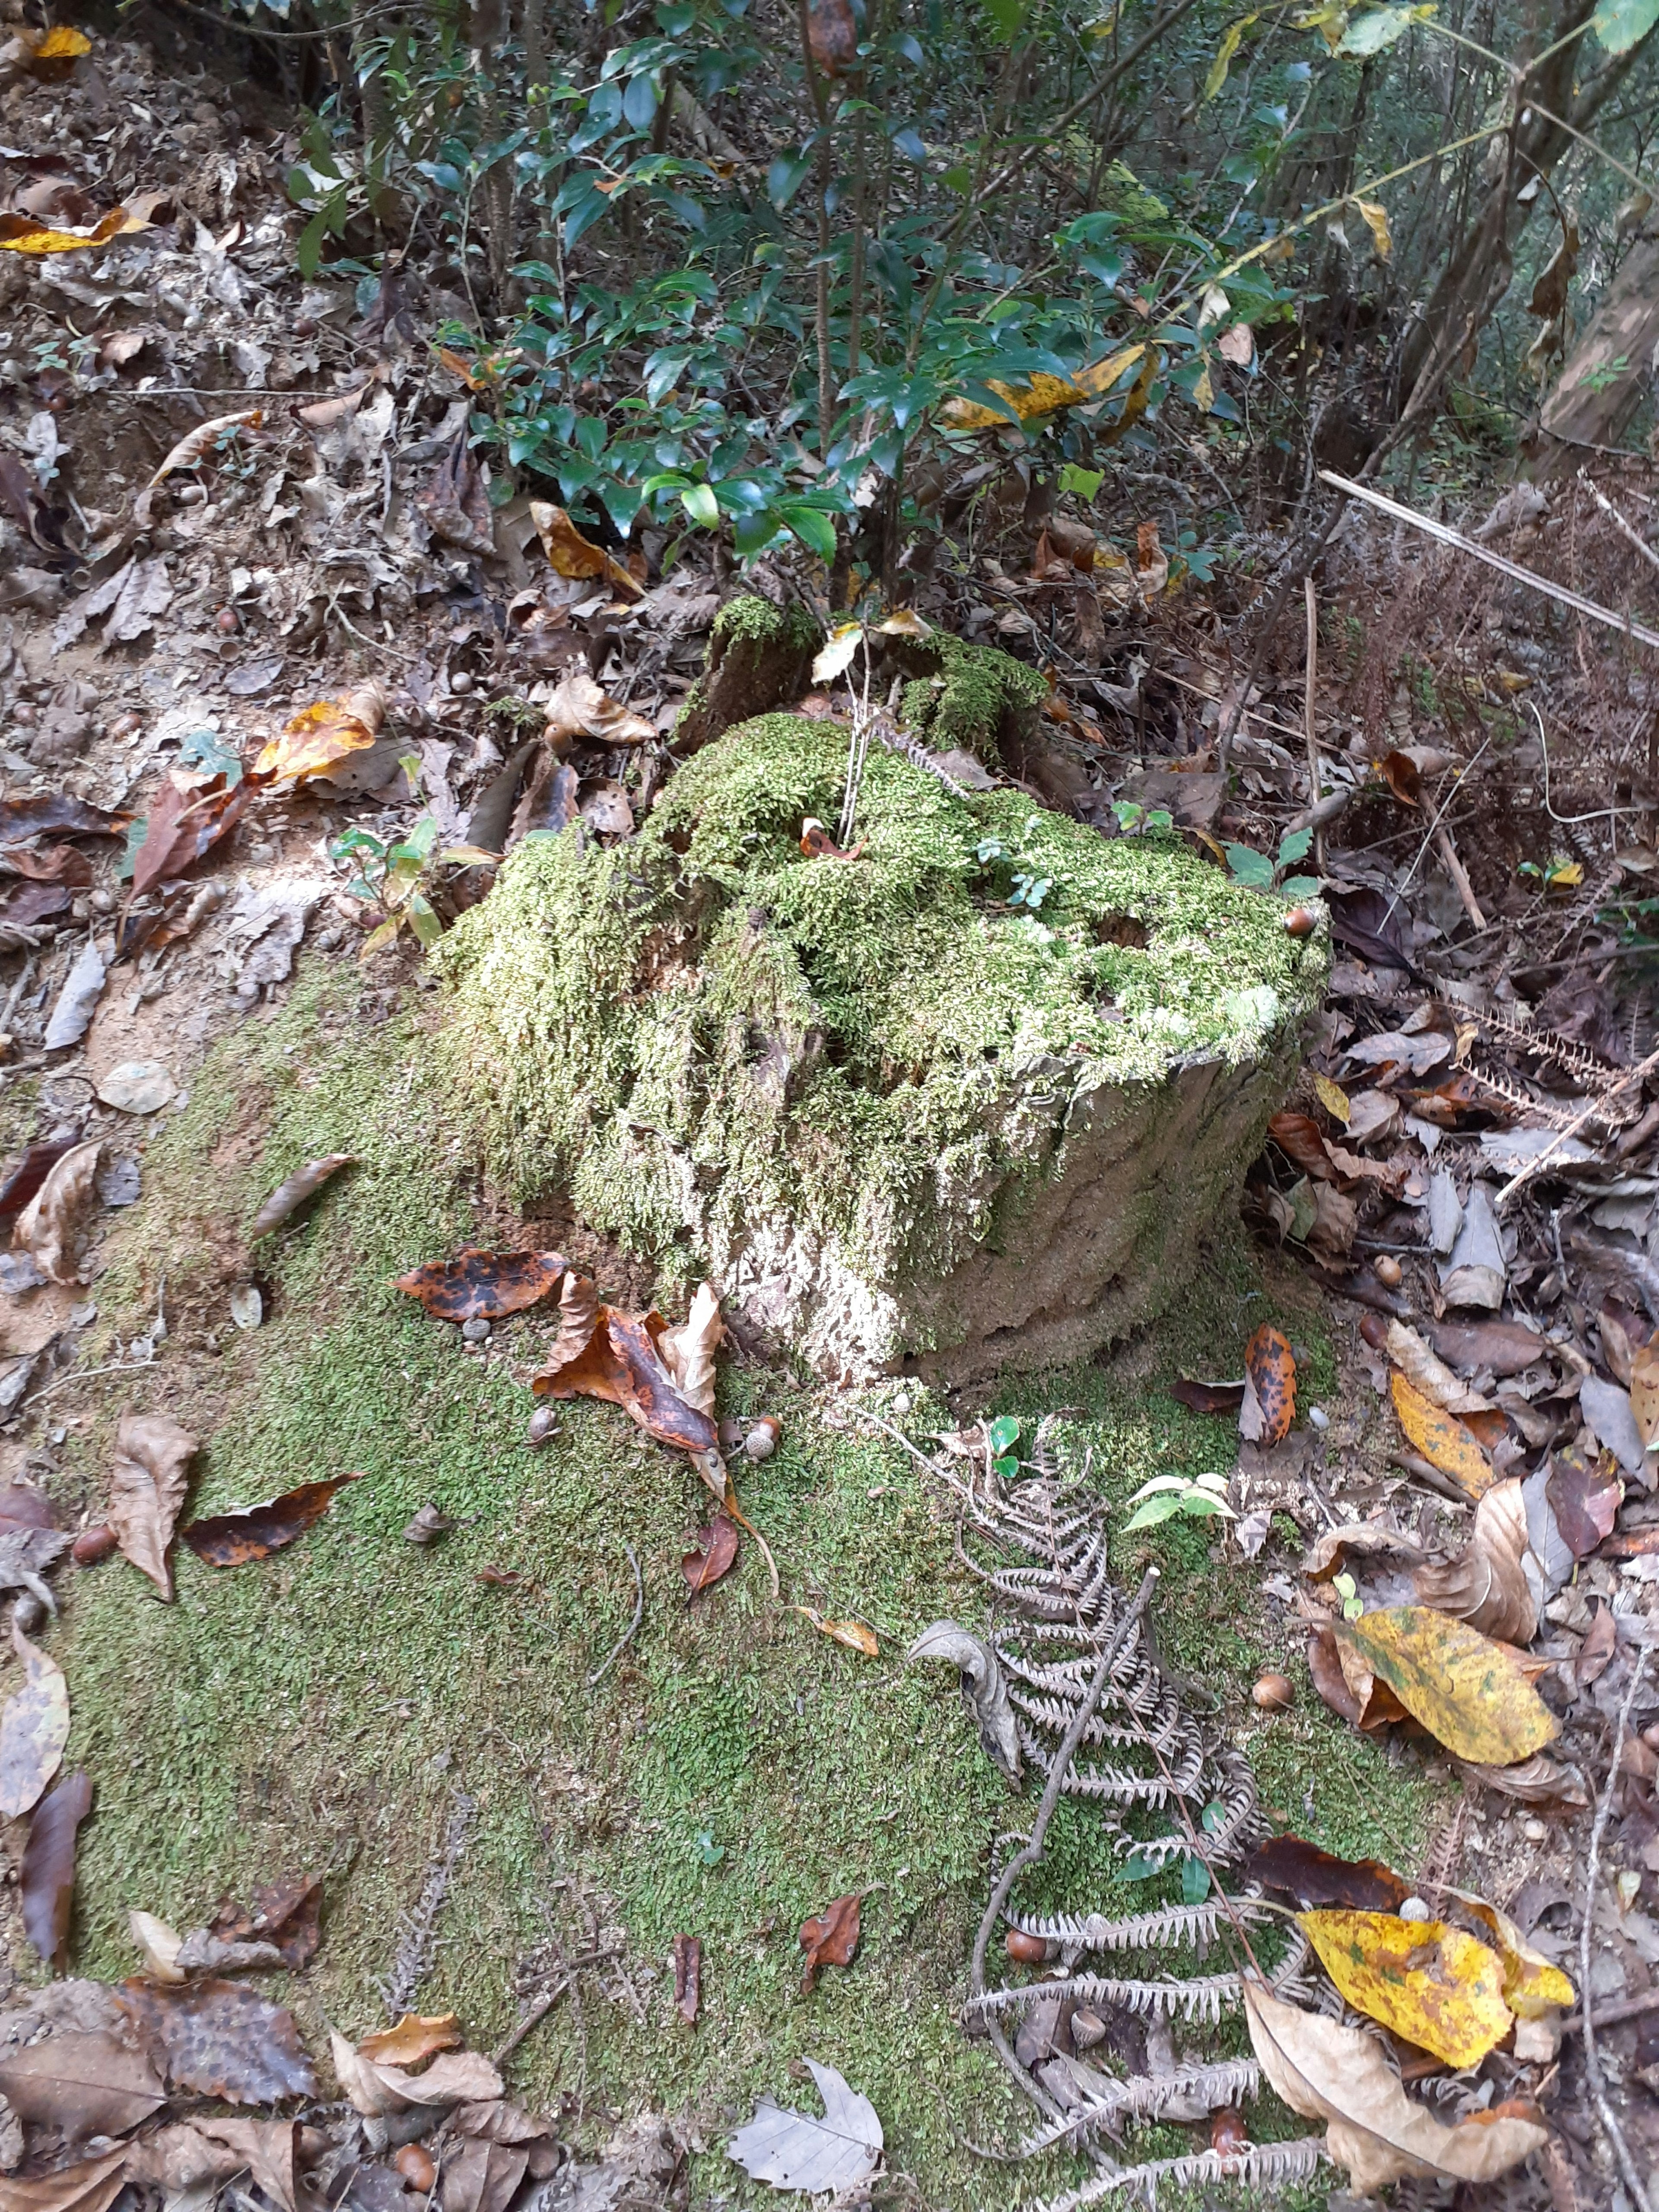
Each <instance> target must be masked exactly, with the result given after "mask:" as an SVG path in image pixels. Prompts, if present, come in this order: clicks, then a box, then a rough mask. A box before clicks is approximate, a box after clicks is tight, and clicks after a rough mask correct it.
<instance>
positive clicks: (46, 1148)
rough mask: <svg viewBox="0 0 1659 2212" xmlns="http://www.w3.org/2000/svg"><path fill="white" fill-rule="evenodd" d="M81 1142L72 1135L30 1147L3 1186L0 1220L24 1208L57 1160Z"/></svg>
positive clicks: (8, 1217) (0, 1194) (18, 1212)
mask: <svg viewBox="0 0 1659 2212" xmlns="http://www.w3.org/2000/svg"><path fill="white" fill-rule="evenodd" d="M78 1142H79V1139H77V1138H75V1137H69V1138H65V1139H59V1140H58V1141H57V1142H55V1143H51V1144H44V1145H31V1146H29V1148H28V1150H27V1152H25V1153H24V1155H23V1157H22V1158H21V1160H20V1161H19V1162H18V1163H17V1165H16V1166H15V1168H14V1169H13V1170H12V1171H11V1173H10V1174H9V1176H7V1178H6V1181H5V1183H4V1186H3V1188H0V1221H9V1220H13V1219H15V1217H16V1216H17V1215H18V1214H20V1213H21V1212H22V1211H23V1208H24V1207H25V1206H27V1204H28V1202H29V1200H31V1199H32V1198H33V1196H34V1194H35V1193H36V1192H37V1191H38V1190H39V1189H40V1186H41V1184H42V1183H43V1182H45V1181H46V1177H47V1176H49V1175H50V1174H51V1172H52V1170H53V1168H55V1167H56V1166H57V1164H58V1161H59V1160H61V1159H62V1158H64V1156H65V1155H66V1154H67V1153H70V1152H73V1151H74V1150H75V1147H76V1144H77V1143H78Z"/></svg>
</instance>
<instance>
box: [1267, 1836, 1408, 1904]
mask: <svg viewBox="0 0 1659 2212" xmlns="http://www.w3.org/2000/svg"><path fill="white" fill-rule="evenodd" d="M1246 1873H1247V1874H1248V1875H1249V1879H1250V1880H1251V1881H1259V1882H1260V1883H1261V1886H1262V1887H1263V1888H1264V1889H1278V1890H1283V1891H1284V1892H1285V1894H1286V1895H1287V1896H1289V1897H1294V1898H1295V1899H1297V1902H1298V1903H1299V1904H1301V1905H1340V1906H1342V1907H1343V1908H1344V1910H1345V1911H1352V1912H1394V1911H1398V1910H1399V1908H1400V1906H1401V1905H1403V1904H1404V1903H1405V1901H1406V1899H1407V1898H1408V1897H1409V1896H1410V1895H1411V1885H1410V1884H1409V1883H1408V1882H1407V1881H1402V1879H1401V1876H1400V1875H1397V1874H1395V1871H1394V1869H1393V1868H1392V1867H1386V1866H1384V1865H1383V1863H1382V1861H1381V1860H1380V1859H1339V1858H1334V1857H1332V1856H1331V1854H1330V1852H1329V1851H1322V1850H1320V1849H1319V1847H1318V1845H1317V1844H1310V1843H1306V1842H1304V1840H1303V1838H1301V1837H1300V1836H1270V1837H1269V1838H1267V1842H1266V1843H1264V1844H1257V1845H1256V1847H1255V1850H1254V1851H1252V1852H1251V1854H1250V1860H1249V1866H1248V1868H1247V1869H1246Z"/></svg>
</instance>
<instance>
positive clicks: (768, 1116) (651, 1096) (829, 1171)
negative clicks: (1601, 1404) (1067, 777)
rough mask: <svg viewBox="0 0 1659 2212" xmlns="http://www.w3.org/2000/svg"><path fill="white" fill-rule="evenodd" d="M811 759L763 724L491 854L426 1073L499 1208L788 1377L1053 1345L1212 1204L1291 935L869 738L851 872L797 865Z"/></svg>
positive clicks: (1062, 1345) (841, 767)
mask: <svg viewBox="0 0 1659 2212" xmlns="http://www.w3.org/2000/svg"><path fill="white" fill-rule="evenodd" d="M847 746H848V740H847V732H846V731H845V730H844V729H842V728H840V727H838V726H836V725H834V724H832V723H825V722H822V721H812V720H804V719H801V718H799V717H796V716H793V715H789V714H773V715H766V716H763V717H762V718H760V719H759V720H754V721H750V722H748V723H745V724H744V725H742V726H738V728H735V729H732V730H730V731H728V732H726V735H725V736H724V737H722V738H719V739H717V740H716V741H715V742H714V744H710V745H708V747H707V748H706V749H705V750H702V751H701V752H700V753H698V754H697V756H696V758H695V759H694V760H692V761H691V762H690V763H688V764H687V765H686V766H685V767H684V768H683V769H681V770H680V771H679V773H678V775H676V776H675V777H674V779H673V781H671V783H670V785H669V786H668V787H667V789H666V790H665V793H664V794H663V797H662V798H661V799H660V800H659V803H658V805H657V806H656V808H655V810H654V811H653V813H652V815H651V817H650V818H649V820H648V821H647V823H646V824H645V826H644V828H643V829H641V832H640V833H639V835H638V836H635V838H633V839H632V840H631V841H629V842H628V843H627V844H625V845H623V846H619V847H616V848H611V849H609V850H606V849H602V848H599V847H598V846H596V845H594V844H593V843H592V842H591V841H589V840H588V839H587V838H586V835H585V832H584V830H583V829H582V827H581V826H580V824H577V825H574V826H573V827H572V828H571V829H568V830H566V831H564V832H563V833H562V834H561V835H560V836H556V837H543V838H537V839H532V840H531V841H528V842H526V844H525V845H524V846H523V847H521V848H520V849H519V851H518V852H517V853H515V854H513V857H512V858H511V859H510V860H509V861H508V862H507V866H505V867H504V868H503V870H502V871H501V878H500V880H499V882H498V884H497V885H496V888H495V892H494V894H493V895H492V896H491V897H490V898H489V900H488V901H487V902H485V903H484V904H483V905H482V906H480V907H478V908H475V909H474V910H473V911H472V912H471V913H469V914H466V915H463V916H462V918H461V920H460V921H459V923H458V924H457V926H456V927H455V928H454V929H453V931H452V932H451V933H450V934H449V936H448V937H447V939H445V941H444V946H443V948H442V951H441V962H442V964H443V966H444V967H445V969H447V975H448V978H449V981H450V982H451V985H452V993H451V998H450V1003H449V1006H448V1011H447V1018H446V1024H445V1028H444V1032H443V1035H444V1040H445V1049H446V1051H447V1055H448V1064H449V1066H450V1068H451V1069H452V1070H453V1076H454V1079H455V1080H456V1081H457V1083H458V1084H459V1086H460V1087H461V1088H462V1089H463V1091H465V1093H466V1095H467V1096H468V1097H470V1099H471V1104H472V1108H473V1110H474V1112H475V1114H476V1115H477V1118H478V1119H479V1121H480V1122H481V1124H482V1125H483V1127H485V1129H486V1130H487V1133H488V1139H489V1150H490V1153H491V1158H492V1162H493V1165H494V1167H495V1170H496V1171H497V1172H498V1173H500V1174H501V1175H502V1176H504V1177H505V1178H506V1179H507V1180H508V1181H509V1182H511V1183H512V1184H513V1185H514V1186H515V1187H516V1188H518V1189H519V1190H520V1192H521V1193H525V1194H529V1193H531V1192H533V1191H534V1190H536V1189H537V1188H546V1187H549V1186H552V1185H558V1186H562V1187H564V1188H567V1189H568V1194H569V1196H570V1198H571V1200H572V1201H573V1202H574V1206H576V1208H577V1209H578V1210H579V1211H580V1213H581V1214H583V1215H584V1216H585V1217H586V1218H587V1219H588V1220H589V1221H590V1222H592V1224H593V1225H595V1226H596V1227H598V1228H599V1229H601V1230H603V1231H606V1232H608V1233H610V1234H611V1235H614V1236H616V1237H617V1238H618V1239H620V1240H621V1241H622V1242H623V1243H625V1244H626V1245H627V1246H628V1247H629V1248H630V1249H635V1250H637V1251H641V1252H645V1253H649V1254H651V1255H654V1256H655V1257H656V1258H657V1259H658V1261H659V1262H660V1263H664V1264H665V1265H667V1266H669V1267H678V1268H680V1269H682V1270H683V1271H684V1273H686V1274H688V1275H690V1274H693V1273H700V1272H702V1271H705V1270H706V1271H707V1272H708V1273H710V1274H711V1275H712V1276H713V1278H714V1280H715V1281H716V1282H717V1283H719V1284H720V1286H721V1288H722V1290H723V1291H724V1292H725V1293H726V1297H727V1298H728V1300H729V1301H730V1302H731V1303H732V1304H733V1305H734V1306H735V1307H736V1308H737V1309H738V1311H740V1312H742V1313H744V1314H746V1315H747V1316H748V1317H749V1318H750V1320H751V1321H753V1322H756V1323H758V1324H760V1325H762V1326H763V1327H764V1328H766V1329H767V1330H768V1331H769V1332H770V1333H771V1334H775V1336H777V1337H779V1338H780V1339H782V1340H787V1341H789V1342H791V1343H793V1345H794V1346H796V1347H797V1348H798V1349H799V1351H800V1352H803V1353H804V1354H805V1357H806V1358H808V1359H810V1360H811V1363H812V1364H813V1365H814V1366H815V1367H817V1369H818V1370H820V1371H821V1372H823V1373H825V1374H828V1375H831V1376H847V1377H856V1376H868V1375H871V1374H873V1373H880V1372H896V1371H921V1372H923V1373H927V1374H930V1375H933V1376H939V1377H940V1378H943V1379H948V1380H953V1381H955V1380H965V1379H969V1378H971V1377H975V1376H983V1375H986V1374H987V1373H989V1372H991V1371H993V1370H999V1369H1008V1368H1030V1367H1035V1366H1039V1365H1043V1364H1048V1363H1050V1362H1054V1361H1059V1360H1066V1359H1071V1358H1078V1357H1080V1356H1083V1355H1085V1354H1087V1353H1089V1352H1092V1351H1094V1350H1096V1349H1097V1347H1098V1346H1101V1345H1102V1344H1103V1343H1105V1342H1107V1341H1108V1340H1110V1339H1112V1338H1114V1337H1116V1336H1119V1335H1121V1334H1123V1333H1124V1332H1125V1331H1126V1330H1127V1329H1128V1328H1131V1327H1132V1326H1133V1325H1134V1324H1135V1323H1137V1322H1139V1321H1141V1320H1143V1319H1145V1318H1146V1317H1147V1316H1149V1315H1151V1314H1152V1313H1153V1312H1154V1311H1156V1310H1158V1308H1159V1306H1160V1305H1161V1304H1164V1302H1165V1301H1166V1300H1167V1299H1168V1297H1170V1294H1171V1292H1172V1291H1173V1290H1174V1288H1175V1287H1176V1285H1177V1284H1178V1283H1179V1281H1180V1279H1181V1277H1182V1273H1184V1271H1186V1270H1187V1269H1188V1268H1189V1267H1190V1266H1191V1265H1192V1263H1193V1261H1194V1254H1195V1252H1196V1250H1197V1249H1198V1247H1199V1245H1200V1242H1201V1240H1202V1237H1203V1236H1204V1232H1205V1230H1206V1226H1207V1225H1209V1224H1211V1223H1212V1222H1213V1221H1214V1220H1215V1219H1216V1218H1218V1216H1219V1214H1220V1213H1221V1212H1222V1210H1223V1209H1225V1207H1227V1206H1231V1204H1233V1203H1234V1201H1235V1199H1236V1195H1237V1187H1238V1184H1239V1182H1240V1180H1241V1178H1242V1176H1243V1170H1244V1169H1245V1167H1246V1166H1247V1164H1249V1160H1250V1159H1251V1158H1252V1157H1253V1156H1254V1154H1255V1150H1256V1149H1257V1147H1258V1146H1259V1144H1260V1141H1261V1134H1262V1131H1263V1128H1264V1126H1265V1123H1266V1121H1267V1116H1268V1115H1270V1114H1271V1113H1272V1112H1273V1110H1274V1109H1275V1108H1276V1107H1277V1106H1278V1105H1279V1103H1281V1101H1282V1098H1283V1096H1284V1093H1285V1088H1286V1086H1287V1083H1288V1079H1289V1076H1290V1073H1291V1069H1292V1067H1293V1066H1294V1062H1295V1057H1296V1041H1297V1030H1298V1028H1299V1025H1300V1023H1301V1020H1302V1018H1303V1017H1304V1014H1305V1013H1306V1012H1308V1011H1309V1010H1310V1008H1311V1007H1312V1006H1314V1005H1315V1004H1316V1001H1317V999H1318V996H1319V993H1320V989H1321V986H1322V981H1323V977H1324V972H1325V965H1326V958H1325V951H1324V948H1323V946H1322V944H1321V942H1320V941H1319V940H1318V939H1312V940H1309V941H1307V942H1305V943H1297V942H1296V941H1294V940H1293V939H1291V938H1290V937H1289V936H1288V935H1287V934H1286V933H1285V929H1284V927H1283V921H1282V915H1281V910H1280V908H1279V906H1278V904H1277V902H1275V901H1273V899H1271V898H1268V897H1266V896H1262V895H1261V894H1260V893H1257V892H1253V891H1249V890H1243V889H1241V888H1239V887H1238V886H1237V885H1235V884H1232V883H1231V882H1230V881H1229V880H1228V879H1227V878H1225V876H1223V875H1221V874H1220V873H1219V872H1218V871H1217V870H1216V869H1215V868H1213V867H1212V866H1209V865H1208V864H1207V863H1206V862H1205V861H1203V860H1200V858H1198V857H1197V856H1195V855H1194V854H1191V853H1189V852H1188V851H1186V850H1184V849H1183V848H1181V847H1180V846H1178V845H1176V844H1175V843H1173V842H1156V841H1147V840H1141V839H1127V838H1125V839H1118V840H1115V841H1108V840H1106V839H1104V838H1103V837H1101V836H1099V835H1098V834H1097V832H1095V831H1094V830H1092V829H1088V828H1087V827H1086V826H1085V825H1084V824H1082V823H1075V822H1071V821H1067V820H1066V819H1065V818H1064V817H1061V816H1060V815H1058V814H1054V813H1051V812H1048V811H1045V810H1043V809H1041V808H1037V807H1034V806H1033V805H1032V803H1031V801H1030V799H1028V798H1027V797H1025V796H1024V794H1022V793H1018V792H1008V791H994V792H988V793H983V794H973V795H969V796H965V797H963V796H958V795H957V794H955V793H952V792H951V791H949V790H948V789H946V787H945V786H944V785H943V784H942V783H941V782H940V781H939V780H938V779H937V778H935V777H934V776H933V775H929V774H928V773H927V771H926V770H925V769H921V768H919V767H916V766H915V765H913V764H912V763H910V762H909V761H908V760H906V759H904V758H902V757H899V756H897V755H895V754H892V753H889V752H885V751H882V750H872V754H871V756H870V758H869V761H868V763H867V766H866V771H865V777H864V784H863V789H862V795H861V798H860V805H859V815H858V830H857V834H858V836H860V838H861V839H862V840H863V841H864V842H863V850H862V853H861V854H860V857H858V858H857V859H854V860H831V859H823V858H820V859H814V860H808V859H805V858H804V857H803V855H802V853H801V851H800V846H799V836H800V827H801V822H802V819H803V817H805V816H808V815H815V816H817V817H820V818H821V819H823V820H825V821H829V822H834V821H835V819H836V816H837V814H838V812H839V810H840V806H841V801H842V784H843V778H844V775H845V769H846V758H847ZM1021 879H1024V882H1025V884H1027V885H1028V886H1035V885H1036V884H1038V883H1042V882H1044V881H1046V883H1047V885H1048V889H1047V890H1046V891H1044V892H1043V893H1042V894H1041V904H1040V907H1039V908H1038V910H1036V911H1032V910H1030V908H1029V906H1028V905H1026V904H1024V903H1021V904H1018V905H1017V904H1014V903H1012V892H1013V891H1014V890H1016V889H1018V887H1019V884H1020V881H1021Z"/></svg>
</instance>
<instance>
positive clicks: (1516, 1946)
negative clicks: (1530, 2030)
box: [1448, 1889, 1577, 2020]
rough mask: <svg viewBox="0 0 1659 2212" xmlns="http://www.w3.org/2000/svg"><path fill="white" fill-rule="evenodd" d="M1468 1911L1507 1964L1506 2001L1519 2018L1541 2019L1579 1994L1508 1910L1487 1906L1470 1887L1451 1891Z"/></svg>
mask: <svg viewBox="0 0 1659 2212" xmlns="http://www.w3.org/2000/svg"><path fill="white" fill-rule="evenodd" d="M1448 1894H1449V1896H1452V1897H1455V1898H1456V1899H1457V1900H1458V1902H1459V1904H1460V1905H1462V1906H1463V1907H1464V1908H1465V1910H1466V1911H1469V1912H1472V1913H1473V1914H1474V1917H1475V1918H1476V1919H1477V1920H1479V1921H1480V1923H1481V1924H1482V1925H1483V1926H1484V1927H1486V1929H1489V1930H1490V1931H1491V1933H1492V1937H1493V1939H1494V1941H1495V1943H1496V1946H1497V1950H1498V1957H1499V1959H1500V1960H1502V1961H1503V1966H1504V2003H1505V2004H1506V2005H1508V2007H1509V2008H1510V2011H1511V2012H1512V2013H1514V2014H1515V2015H1516V2018H1517V2019H1520V2020H1541V2019H1542V2018H1543V2016H1544V2015H1545V2014H1546V2013H1547V2012H1549V2011H1551V2010H1553V2009H1554V2008H1556V2007H1558V2006H1559V2007H1560V2008H1562V2009H1564V2010H1565V2008H1566V2007H1567V2006H1569V2005H1571V2003H1572V2002H1574V1999H1575V1997H1576V1996H1577V1991H1576V1990H1574V1988H1573V1986H1572V1984H1571V1982H1570V1981H1569V1980H1568V1979H1567V1978H1566V1976H1565V1974H1564V1973H1563V1972H1561V1969H1560V1968H1559V1966H1553V1965H1552V1963H1551V1962H1550V1960H1547V1958H1546V1957H1545V1956H1544V1954H1543V1953H1542V1952H1541V1951H1534V1948H1532V1946H1531V1944H1530V1943H1528V1942H1527V1940H1526V1938H1525V1936H1522V1933H1521V1930H1520V1929H1518V1928H1517V1927H1516V1924H1515V1923H1514V1921H1512V1920H1511V1919H1510V1917H1509V1915H1508V1913H1507V1912H1504V1911H1499V1909H1498V1906H1497V1905H1488V1904H1487V1902H1486V1899H1485V1898H1484V1897H1472V1896H1471V1895H1470V1894H1469V1893H1468V1891H1467V1890H1462V1889H1454V1890H1451V1891H1449V1892H1448Z"/></svg>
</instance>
